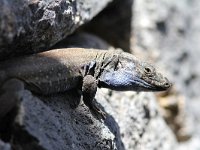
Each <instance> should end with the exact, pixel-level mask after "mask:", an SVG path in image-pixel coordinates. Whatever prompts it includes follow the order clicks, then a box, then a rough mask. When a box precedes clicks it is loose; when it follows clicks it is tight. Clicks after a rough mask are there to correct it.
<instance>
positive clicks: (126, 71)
mask: <svg viewBox="0 0 200 150" xmlns="http://www.w3.org/2000/svg"><path fill="white" fill-rule="evenodd" d="M111 63H113V62H112V61H111ZM111 63H110V65H107V66H106V67H105V68H104V70H103V72H102V73H101V76H100V79H99V87H105V88H110V89H113V90H117V91H164V90H167V89H168V88H169V87H170V86H171V83H170V82H169V81H168V79H167V78H166V77H164V76H163V75H162V74H161V73H159V72H157V71H156V69H155V68H154V67H153V66H152V65H150V64H149V63H146V62H142V61H140V60H138V59H136V58H135V57H134V56H133V55H131V54H127V53H122V54H121V56H119V58H118V61H115V62H114V64H115V65H113V64H111Z"/></svg>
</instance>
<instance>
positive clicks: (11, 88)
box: [0, 79, 24, 118]
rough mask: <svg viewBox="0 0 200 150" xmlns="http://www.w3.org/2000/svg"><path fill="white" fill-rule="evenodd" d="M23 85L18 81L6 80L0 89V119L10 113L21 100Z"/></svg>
mask: <svg viewBox="0 0 200 150" xmlns="http://www.w3.org/2000/svg"><path fill="white" fill-rule="evenodd" d="M23 90H24V84H23V82H22V81H20V80H18V79H9V80H7V81H6V82H5V83H4V84H3V85H2V86H1V88H0V118H2V117H4V116H5V115H6V114H7V113H8V112H9V111H11V110H12V109H13V108H14V107H15V106H16V104H17V102H19V100H20V99H21V96H22V95H21V94H22V91H23Z"/></svg>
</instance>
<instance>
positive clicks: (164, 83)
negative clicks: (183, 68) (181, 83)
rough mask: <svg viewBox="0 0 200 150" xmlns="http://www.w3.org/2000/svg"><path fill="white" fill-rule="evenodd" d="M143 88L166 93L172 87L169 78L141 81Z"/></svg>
mask: <svg viewBox="0 0 200 150" xmlns="http://www.w3.org/2000/svg"><path fill="white" fill-rule="evenodd" d="M140 82H141V84H142V86H144V87H145V88H147V89H148V90H152V91H164V90H167V89H168V88H170V87H171V85H172V84H171V83H170V82H169V80H168V79H167V78H162V80H159V81H158V80H155V79H153V78H144V79H143V80H140Z"/></svg>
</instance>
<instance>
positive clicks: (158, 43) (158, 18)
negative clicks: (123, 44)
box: [131, 0, 200, 150]
mask: <svg viewBox="0 0 200 150" xmlns="http://www.w3.org/2000/svg"><path fill="white" fill-rule="evenodd" d="M134 5H135V8H134V16H135V17H134V20H133V29H134V31H133V33H134V38H133V39H132V42H131V43H132V44H133V45H132V49H133V53H135V54H140V56H141V57H143V58H146V59H148V58H150V59H151V60H153V61H154V62H155V63H157V64H158V65H157V66H159V67H160V68H165V72H166V74H168V75H169V76H170V80H171V81H173V84H174V89H175V90H176V91H178V93H179V95H180V96H181V97H182V100H183V101H184V103H185V106H184V113H185V115H184V116H185V119H184V125H183V126H184V128H183V129H182V130H181V132H182V133H183V134H189V136H191V142H190V141H187V142H183V143H182V144H183V146H181V148H180V149H193V150H195V149H199V146H200V144H199V143H200V136H199V135H200V134H199V133H200V126H199V124H200V123H199V113H200V112H199V105H200V101H199V99H200V94H199V87H200V71H199V67H200V61H199V57H200V51H199V49H200V44H199V37H200V28H199V26H200V21H199V19H197V18H199V17H200V16H199V14H200V11H199V10H200V9H199V6H200V2H199V1H198V0H193V1H188V0H183V1H172V0H170V1H169V0H160V1H159V0H153V1H149V0H136V1H135V3H134ZM163 71H164V70H163ZM176 100H177V99H174V101H176ZM182 113H183V112H182ZM182 116H183V115H182ZM178 119H180V118H176V120H178Z"/></svg>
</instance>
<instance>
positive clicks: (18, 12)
mask: <svg viewBox="0 0 200 150" xmlns="http://www.w3.org/2000/svg"><path fill="white" fill-rule="evenodd" d="M110 1H111V0H103V1H98V0H93V1H91V0H81V1H77V0H67V1H66V0H58V1H54V0H50V1H46V0H42V1H41V0H23V1H13V0H11V1H7V0H2V1H0V10H1V13H0V59H5V57H7V56H9V55H14V54H16V53H17V54H18V55H19V54H23V53H34V52H38V51H41V50H45V49H48V48H49V47H50V46H53V45H54V44H55V43H57V42H59V41H60V40H62V39H63V38H65V37H66V36H67V35H69V34H71V33H72V32H73V31H74V30H75V29H77V28H78V27H79V26H80V25H81V24H83V23H85V22H87V21H89V20H91V19H92V18H93V17H94V16H95V15H96V14H97V13H98V12H99V11H101V10H102V9H103V8H104V7H105V6H106V5H107V4H108V2H110Z"/></svg>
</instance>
